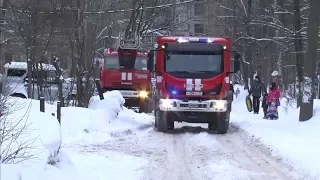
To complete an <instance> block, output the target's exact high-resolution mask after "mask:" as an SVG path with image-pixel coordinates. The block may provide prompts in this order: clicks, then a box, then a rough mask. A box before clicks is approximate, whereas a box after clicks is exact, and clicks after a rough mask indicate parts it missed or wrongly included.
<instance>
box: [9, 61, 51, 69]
mask: <svg viewBox="0 0 320 180" xmlns="http://www.w3.org/2000/svg"><path fill="white" fill-rule="evenodd" d="M38 66H39V67H38V68H39V69H40V68H41V65H40V63H39V65H38ZM4 67H5V68H7V69H27V68H28V65H27V62H11V63H6V64H5V65H4ZM42 69H43V70H48V71H49V70H56V68H55V67H54V66H53V65H52V64H45V63H42Z"/></svg>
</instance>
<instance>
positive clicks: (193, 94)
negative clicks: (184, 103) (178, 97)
mask: <svg viewBox="0 0 320 180" xmlns="http://www.w3.org/2000/svg"><path fill="white" fill-rule="evenodd" d="M186 95H191V96H202V95H203V93H202V92H186Z"/></svg>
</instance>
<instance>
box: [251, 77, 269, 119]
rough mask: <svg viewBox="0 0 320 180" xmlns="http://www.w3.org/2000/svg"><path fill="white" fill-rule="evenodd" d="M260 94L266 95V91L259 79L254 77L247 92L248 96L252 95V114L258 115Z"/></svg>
mask: <svg viewBox="0 0 320 180" xmlns="http://www.w3.org/2000/svg"><path fill="white" fill-rule="evenodd" d="M262 94H267V90H266V88H265V87H264V84H263V83H262V82H261V80H260V77H259V76H256V77H255V79H254V82H253V83H252V85H251V87H250V90H249V96H251V95H252V106H253V113H254V114H259V108H260V97H261V95H262Z"/></svg>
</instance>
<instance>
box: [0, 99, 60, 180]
mask: <svg viewBox="0 0 320 180" xmlns="http://www.w3.org/2000/svg"><path fill="white" fill-rule="evenodd" d="M5 106H6V107H8V110H7V111H6V115H4V116H2V117H1V119H0V120H1V129H4V130H3V132H7V133H8V135H5V136H4V138H8V140H4V141H3V142H2V144H1V154H2V155H3V156H2V161H3V162H4V163H5V164H1V166H2V168H4V169H8V170H5V171H1V178H2V179H4V180H6V179H8V180H14V179H13V178H14V177H16V176H21V177H24V176H26V175H27V174H31V175H32V174H33V177H34V178H33V179H36V178H35V176H36V174H37V172H41V171H42V170H43V169H45V167H46V164H47V163H49V162H52V161H54V159H55V156H56V155H57V153H58V150H59V148H60V145H61V133H60V125H59V123H58V121H57V119H56V118H55V117H54V116H52V115H51V113H52V112H54V111H55V110H54V107H53V106H51V105H49V104H46V110H47V113H42V112H40V102H39V101H37V100H29V99H28V100H27V99H20V98H14V97H10V99H9V100H8V101H7V102H6V103H5ZM9 136H11V137H9ZM18 149H19V150H20V151H19V152H18V153H16V151H17V150H18ZM9 154H15V158H14V159H13V160H9V159H8V160H6V157H8V155H9ZM13 163H16V164H13ZM28 176H29V175H28ZM31 177H32V176H31Z"/></svg>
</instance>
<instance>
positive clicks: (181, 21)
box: [171, 0, 207, 36]
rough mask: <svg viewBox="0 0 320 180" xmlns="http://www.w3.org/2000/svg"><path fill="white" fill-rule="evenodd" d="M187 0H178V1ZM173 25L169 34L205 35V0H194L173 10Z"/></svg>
mask: <svg viewBox="0 0 320 180" xmlns="http://www.w3.org/2000/svg"><path fill="white" fill-rule="evenodd" d="M183 1H187V0H180V2H183ZM174 11H175V12H174V15H175V17H176V18H175V24H176V25H175V26H174V27H173V28H171V34H172V35H177V36H199V35H206V34H207V28H206V0H195V1H194V2H192V3H187V4H186V5H180V6H177V7H176V8H175V10H174Z"/></svg>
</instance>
